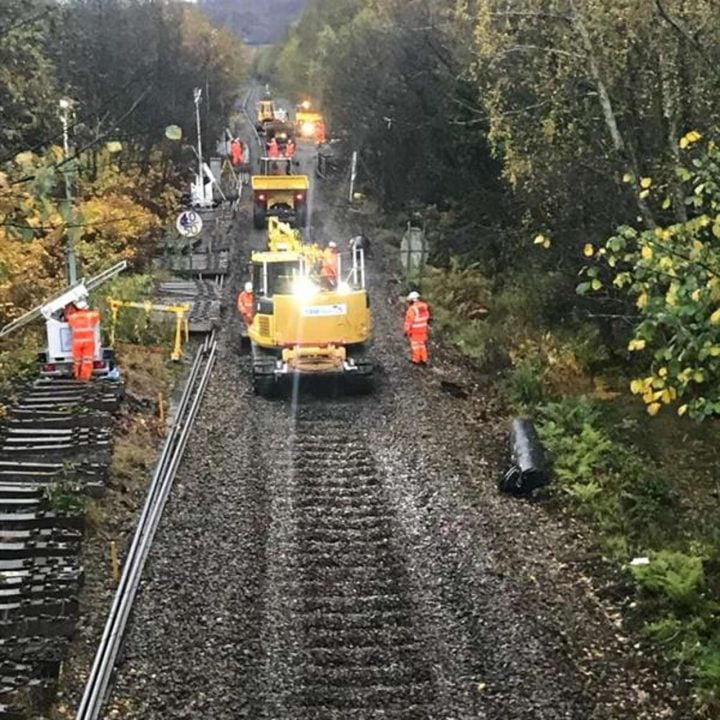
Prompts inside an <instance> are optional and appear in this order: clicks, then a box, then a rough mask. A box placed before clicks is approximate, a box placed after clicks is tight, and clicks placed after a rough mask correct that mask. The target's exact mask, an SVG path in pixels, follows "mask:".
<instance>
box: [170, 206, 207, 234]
mask: <svg viewBox="0 0 720 720" xmlns="http://www.w3.org/2000/svg"><path fill="white" fill-rule="evenodd" d="M175 227H176V228H177V231H178V232H179V233H180V234H181V235H182V236H184V237H195V236H197V235H199V234H200V232H201V231H202V227H203V222H202V218H201V217H200V215H198V214H197V213H196V212H195V211H194V210H184V211H183V212H181V213H180V214H179V215H178V218H177V221H176V222H175Z"/></svg>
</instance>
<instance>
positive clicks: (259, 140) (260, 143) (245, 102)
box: [242, 88, 265, 151]
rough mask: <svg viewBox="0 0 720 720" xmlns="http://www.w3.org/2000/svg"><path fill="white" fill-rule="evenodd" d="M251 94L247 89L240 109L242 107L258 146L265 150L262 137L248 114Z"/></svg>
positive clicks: (251, 91)
mask: <svg viewBox="0 0 720 720" xmlns="http://www.w3.org/2000/svg"><path fill="white" fill-rule="evenodd" d="M252 95H253V90H252V88H250V90H248V91H247V95H245V100H243V104H242V109H243V115H245V118H246V120H247V121H248V123H249V125H250V127H251V128H252V132H253V135H254V136H255V140H256V141H257V144H258V148H259V149H260V150H262V151H264V150H265V143H264V142H263V140H262V138H261V137H260V133H259V132H258V131H257V128H256V127H255V120H253V117H252V115H251V114H250V111H249V110H248V102H250V98H251V97H252Z"/></svg>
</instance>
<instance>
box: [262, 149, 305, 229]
mask: <svg viewBox="0 0 720 720" xmlns="http://www.w3.org/2000/svg"><path fill="white" fill-rule="evenodd" d="M266 160H267V161H268V164H269V165H270V166H271V167H272V166H273V165H281V164H283V163H286V164H288V163H291V160H290V159H289V158H288V159H286V158H263V159H262V161H263V163H264V162H265V161H266ZM268 169H269V168H263V170H265V173H266V174H263V175H253V176H252V178H251V180H250V185H251V187H252V191H253V226H254V227H255V228H256V229H257V230H262V229H263V228H264V227H265V221H266V219H267V218H268V217H272V216H274V217H278V218H280V219H281V220H285V221H288V222H291V223H293V224H294V225H296V226H297V227H305V225H307V219H308V210H307V195H308V190H309V189H310V181H309V180H308V177H307V175H285V174H280V175H270V174H267V171H268Z"/></svg>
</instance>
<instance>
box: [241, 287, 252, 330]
mask: <svg viewBox="0 0 720 720" xmlns="http://www.w3.org/2000/svg"><path fill="white" fill-rule="evenodd" d="M237 309H238V312H239V313H240V314H241V315H242V319H243V321H244V322H245V324H246V325H247V326H248V327H250V325H252V321H253V315H254V312H255V295H254V293H253V286H252V283H251V282H246V283H245V288H244V289H243V291H242V292H241V293H239V294H238V297H237Z"/></svg>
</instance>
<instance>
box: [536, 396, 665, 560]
mask: <svg viewBox="0 0 720 720" xmlns="http://www.w3.org/2000/svg"><path fill="white" fill-rule="evenodd" d="M608 424H609V422H608V420H606V419H605V417H604V415H603V411H602V407H601V406H600V405H599V404H597V403H593V402H591V401H589V400H587V399H585V398H576V397H564V398H562V399H561V400H559V401H556V402H549V403H546V404H544V405H541V406H540V407H539V408H538V434H539V435H540V438H541V440H542V441H543V444H544V445H545V447H546V449H547V451H548V454H549V455H550V458H551V460H552V464H553V473H554V476H555V478H556V487H557V488H558V489H559V490H561V491H562V492H563V493H565V494H566V495H567V496H569V497H570V498H572V499H573V500H574V501H577V502H578V503H579V509H580V510H581V511H582V512H583V513H584V514H585V515H586V516H587V517H588V518H589V519H590V520H592V521H593V522H594V523H597V526H598V528H599V529H600V530H601V535H602V536H603V537H607V538H610V540H611V542H610V543H609V545H607V548H608V550H609V551H614V550H615V549H617V548H620V549H627V548H626V547H625V544H624V543H622V542H621V543H618V540H617V538H618V536H620V537H625V538H627V539H628V540H629V541H630V542H633V541H634V542H639V541H640V539H645V540H647V539H649V538H652V537H653V536H654V533H655V532H656V528H657V527H658V525H659V524H661V523H667V526H666V527H667V528H669V527H671V523H670V510H671V508H672V500H673V492H672V488H671V486H670V485H669V483H668V482H667V481H666V480H665V479H664V478H663V477H662V475H661V474H660V472H659V470H658V468H657V467H656V466H655V465H654V464H653V463H652V462H651V461H650V460H649V458H646V457H642V456H639V455H638V452H637V450H636V449H635V448H632V447H627V445H626V444H625V443H623V441H622V440H623V438H622V437H621V436H617V437H616V436H615V435H614V433H613V432H612V431H611V430H610V429H609V428H608V427H607V426H608Z"/></svg>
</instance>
